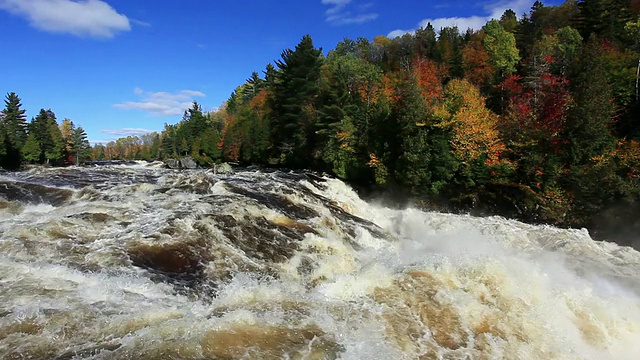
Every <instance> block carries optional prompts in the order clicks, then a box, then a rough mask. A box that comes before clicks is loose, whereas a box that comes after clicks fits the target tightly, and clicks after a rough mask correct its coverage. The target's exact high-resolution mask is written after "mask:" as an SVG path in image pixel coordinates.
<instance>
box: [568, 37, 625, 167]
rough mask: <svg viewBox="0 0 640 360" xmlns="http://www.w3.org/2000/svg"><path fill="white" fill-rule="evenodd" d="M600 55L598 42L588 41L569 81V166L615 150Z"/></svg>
mask: <svg viewBox="0 0 640 360" xmlns="http://www.w3.org/2000/svg"><path fill="white" fill-rule="evenodd" d="M603 54H604V52H603V51H602V48H601V47H600V44H599V42H598V41H597V39H595V38H594V37H592V38H591V39H590V40H589V43H588V44H587V45H586V46H585V47H584V49H583V51H582V52H581V54H580V56H579V57H578V59H579V61H578V63H577V64H576V66H575V67H574V72H573V76H572V79H571V83H572V85H573V91H572V93H573V99H574V106H572V108H571V110H570V113H569V119H568V120H567V134H566V135H565V136H566V139H567V140H568V145H569V155H570V158H569V162H570V164H572V165H585V164H588V163H589V161H590V160H591V159H592V158H593V157H595V156H598V155H601V154H603V153H604V152H605V151H608V150H611V149H613V148H614V147H615V137H614V136H613V135H612V133H611V126H612V125H613V124H612V119H613V116H614V114H615V108H614V103H613V101H612V99H613V93H612V91H613V90H612V87H611V83H610V82H609V79H608V75H607V70H606V63H605V59H604V56H603Z"/></svg>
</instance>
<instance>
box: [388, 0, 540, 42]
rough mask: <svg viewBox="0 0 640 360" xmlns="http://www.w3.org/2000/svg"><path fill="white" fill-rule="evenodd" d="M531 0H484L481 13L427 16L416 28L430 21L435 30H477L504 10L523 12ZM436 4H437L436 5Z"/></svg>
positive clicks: (395, 32) (395, 33)
mask: <svg viewBox="0 0 640 360" xmlns="http://www.w3.org/2000/svg"><path fill="white" fill-rule="evenodd" d="M531 4H532V2H531V0H512V1H509V0H498V1H493V2H485V3H484V4H483V5H482V10H483V11H482V12H483V14H482V15H474V16H468V17H444V18H435V19H434V18H427V19H424V20H421V21H420V22H419V24H418V28H423V27H426V26H427V24H429V23H431V25H432V26H433V28H434V29H435V30H436V31H439V30H440V29H441V28H443V27H447V26H457V27H458V29H459V30H460V31H466V30H467V29H469V28H471V29H474V30H479V29H480V28H482V27H483V26H484V25H485V24H486V23H487V21H489V20H491V19H500V17H501V16H502V14H503V13H504V12H505V10H508V9H511V10H513V11H514V12H515V13H516V15H520V14H524V13H526V12H528V10H529V9H530V8H531ZM436 6H437V5H436ZM415 31H416V29H411V30H401V29H397V30H393V31H391V32H390V33H389V35H387V37H389V38H395V37H398V36H402V35H404V34H413V33H414V32H415Z"/></svg>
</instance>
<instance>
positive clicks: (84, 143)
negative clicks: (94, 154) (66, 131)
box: [71, 126, 91, 165]
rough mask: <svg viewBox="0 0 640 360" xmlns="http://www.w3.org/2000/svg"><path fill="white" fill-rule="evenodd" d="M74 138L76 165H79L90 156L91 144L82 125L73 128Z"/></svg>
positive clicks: (72, 135)
mask: <svg viewBox="0 0 640 360" xmlns="http://www.w3.org/2000/svg"><path fill="white" fill-rule="evenodd" d="M71 138H72V140H73V153H74V159H75V163H76V165H79V164H80V163H81V162H82V161H85V160H86V159H88V158H89V157H90V151H91V145H90V144H89V140H87V133H86V132H85V131H84V129H83V128H82V126H78V127H77V128H75V129H74V130H73V133H72V134H71Z"/></svg>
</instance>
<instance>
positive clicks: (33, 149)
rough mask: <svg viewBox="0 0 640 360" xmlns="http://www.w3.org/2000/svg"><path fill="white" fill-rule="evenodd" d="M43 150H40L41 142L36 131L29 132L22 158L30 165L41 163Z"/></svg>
mask: <svg viewBox="0 0 640 360" xmlns="http://www.w3.org/2000/svg"><path fill="white" fill-rule="evenodd" d="M41 155H42V149H41V148H40V142H39V141H38V138H37V137H36V133H35V131H29V136H27V141H26V142H25V143H24V146H23V147H22V157H23V158H24V159H25V160H26V161H28V162H30V163H40V162H41Z"/></svg>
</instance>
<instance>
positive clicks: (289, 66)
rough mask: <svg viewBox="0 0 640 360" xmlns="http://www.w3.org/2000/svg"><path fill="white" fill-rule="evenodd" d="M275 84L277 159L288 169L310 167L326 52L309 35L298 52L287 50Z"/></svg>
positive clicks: (274, 136) (274, 140)
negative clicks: (291, 167) (318, 47)
mask: <svg viewBox="0 0 640 360" xmlns="http://www.w3.org/2000/svg"><path fill="white" fill-rule="evenodd" d="M281 57H282V59H281V60H278V61H276V65H277V66H278V68H279V72H278V73H277V77H276V80H275V83H274V103H273V106H274V109H273V114H274V119H273V127H272V136H271V139H272V140H271V142H272V143H273V144H274V146H275V149H274V150H276V154H274V155H276V157H277V158H279V159H280V160H281V161H282V163H283V164H285V165H287V166H295V167H300V166H308V164H309V162H308V159H309V158H311V151H312V149H314V147H315V134H314V131H315V124H316V121H317V109H318V105H319V104H318V95H319V79H320V68H321V66H322V63H323V56H322V51H321V50H320V49H316V48H315V47H314V46H313V41H312V40H311V37H310V36H309V35H305V36H304V37H303V38H302V40H301V41H300V43H299V44H298V45H297V46H296V47H295V49H294V50H291V49H287V50H285V51H284V52H283V53H282V55H281Z"/></svg>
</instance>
